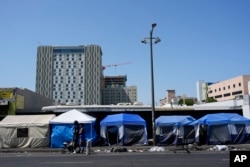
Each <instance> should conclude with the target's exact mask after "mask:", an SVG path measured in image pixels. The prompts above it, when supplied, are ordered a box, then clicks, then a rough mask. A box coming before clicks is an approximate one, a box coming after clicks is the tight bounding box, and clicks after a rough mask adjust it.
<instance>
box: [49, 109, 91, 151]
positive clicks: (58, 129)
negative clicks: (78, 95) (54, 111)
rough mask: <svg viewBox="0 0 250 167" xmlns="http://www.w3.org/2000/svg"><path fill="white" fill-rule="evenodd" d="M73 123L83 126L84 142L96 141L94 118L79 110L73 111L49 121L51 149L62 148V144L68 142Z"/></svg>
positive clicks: (70, 138) (71, 134)
mask: <svg viewBox="0 0 250 167" xmlns="http://www.w3.org/2000/svg"><path fill="white" fill-rule="evenodd" d="M74 121H78V122H79V124H83V126H84V131H85V136H86V141H88V140H91V141H92V143H93V142H94V140H95V139H96V131H95V122H96V118H94V117H92V116H90V115H88V114H86V113H82V112H81V111H79V110H76V109H73V110H69V111H67V112H65V113H62V114H60V115H59V116H57V117H55V118H54V119H52V120H51V121H50V124H51V128H52V134H51V148H62V147H64V145H63V143H64V142H70V141H72V138H73V131H74Z"/></svg>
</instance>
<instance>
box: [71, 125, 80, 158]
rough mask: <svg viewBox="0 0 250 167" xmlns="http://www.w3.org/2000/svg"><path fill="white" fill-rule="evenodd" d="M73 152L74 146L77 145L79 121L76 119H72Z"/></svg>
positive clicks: (74, 151) (74, 150)
mask: <svg viewBox="0 0 250 167" xmlns="http://www.w3.org/2000/svg"><path fill="white" fill-rule="evenodd" d="M72 144H73V153H74V154H75V153H76V148H77V147H78V146H79V123H78V121H74V132H73V139H72Z"/></svg>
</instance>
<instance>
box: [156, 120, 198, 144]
mask: <svg viewBox="0 0 250 167" xmlns="http://www.w3.org/2000/svg"><path fill="white" fill-rule="evenodd" d="M194 121H195V119H194V118H193V117H192V116H189V115H171V116H160V117H158V118H157V119H156V120H155V124H156V142H157V144H158V145H171V144H189V143H193V142H194V141H195V126H194V125H191V124H192V122H194ZM179 139H181V140H179ZM180 142H181V143H180Z"/></svg>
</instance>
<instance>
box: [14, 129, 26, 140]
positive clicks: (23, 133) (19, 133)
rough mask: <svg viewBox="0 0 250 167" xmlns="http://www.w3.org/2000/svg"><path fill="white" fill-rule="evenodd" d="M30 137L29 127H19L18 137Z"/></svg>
mask: <svg viewBox="0 0 250 167" xmlns="http://www.w3.org/2000/svg"><path fill="white" fill-rule="evenodd" d="M21 137H28V128H17V138H21Z"/></svg>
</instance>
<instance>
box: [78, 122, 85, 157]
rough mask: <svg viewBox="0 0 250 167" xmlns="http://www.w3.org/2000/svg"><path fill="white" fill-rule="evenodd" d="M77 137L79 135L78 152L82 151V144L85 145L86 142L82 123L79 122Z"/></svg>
mask: <svg viewBox="0 0 250 167" xmlns="http://www.w3.org/2000/svg"><path fill="white" fill-rule="evenodd" d="M79 137H80V142H79V143H80V147H81V150H80V152H81V153H83V151H84V146H85V143H86V136H85V130H84V125H83V124H80V129H79Z"/></svg>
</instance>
